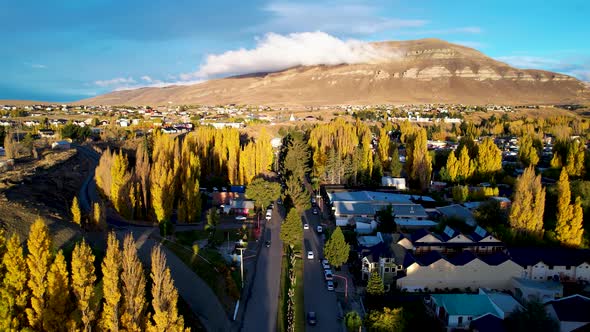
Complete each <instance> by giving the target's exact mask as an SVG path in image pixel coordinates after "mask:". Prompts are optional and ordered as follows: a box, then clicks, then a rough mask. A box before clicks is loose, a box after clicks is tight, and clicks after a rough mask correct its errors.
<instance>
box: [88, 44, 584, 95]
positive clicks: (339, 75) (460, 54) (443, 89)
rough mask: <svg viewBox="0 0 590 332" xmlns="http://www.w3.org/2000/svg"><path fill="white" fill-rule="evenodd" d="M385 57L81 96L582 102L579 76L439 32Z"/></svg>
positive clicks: (390, 48)
mask: <svg viewBox="0 0 590 332" xmlns="http://www.w3.org/2000/svg"><path fill="white" fill-rule="evenodd" d="M372 45H373V46H374V48H376V49H377V50H379V51H380V52H385V53H387V54H388V56H387V58H385V59H382V60H379V61H374V62H370V63H362V64H341V65H335V66H327V65H317V66H305V67H303V66H302V67H295V68H290V69H287V70H283V71H279V72H273V73H257V74H250V75H242V76H236V77H229V78H222V79H215V80H210V81H206V82H204V83H199V84H194V85H186V86H169V87H164V88H141V89H136V90H125V91H116V92H112V93H108V94H105V95H101V96H97V97H94V98H91V99H86V100H83V101H81V103H83V104H109V105H133V104H135V105H146V104H147V105H163V104H167V103H168V102H172V103H173V104H175V105H179V104H206V105H213V104H229V103H237V104H254V105H284V106H297V105H298V106H304V105H341V104H383V103H465V104H488V103H497V104H527V103H534V104H546V103H573V102H577V103H583V102H587V101H589V100H590V88H589V87H588V86H587V85H586V84H584V83H583V82H581V81H579V80H577V79H575V78H573V77H570V76H567V75H563V74H558V73H552V72H548V71H543V70H532V69H527V70H521V69H516V68H513V67H511V66H509V65H507V64H505V63H503V62H499V61H496V60H494V59H492V58H490V57H487V56H486V55H484V54H483V53H481V52H479V51H477V50H475V49H472V48H468V47H465V46H461V45H456V44H451V43H448V42H446V41H443V40H439V39H420V40H412V41H389V42H377V43H372Z"/></svg>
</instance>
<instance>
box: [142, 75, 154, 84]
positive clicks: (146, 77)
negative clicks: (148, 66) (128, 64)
mask: <svg viewBox="0 0 590 332" xmlns="http://www.w3.org/2000/svg"><path fill="white" fill-rule="evenodd" d="M141 79H142V80H144V81H146V82H148V83H151V82H152V81H153V80H152V78H151V77H149V76H147V75H144V76H142V77H141Z"/></svg>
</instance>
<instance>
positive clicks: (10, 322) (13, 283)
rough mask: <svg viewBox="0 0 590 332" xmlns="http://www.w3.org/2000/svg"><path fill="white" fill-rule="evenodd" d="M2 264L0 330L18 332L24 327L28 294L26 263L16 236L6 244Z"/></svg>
mask: <svg viewBox="0 0 590 332" xmlns="http://www.w3.org/2000/svg"><path fill="white" fill-rule="evenodd" d="M2 264H3V265H4V268H5V273H4V278H3V279H2V285H1V287H0V330H1V331H9V330H19V329H20V328H22V327H23V325H25V324H24V323H25V308H26V306H27V302H28V300H29V295H30V292H29V288H28V287H27V275H28V269H27V263H26V261H25V258H24V255H23V247H22V245H21V241H20V238H19V236H18V235H16V234H15V235H12V236H11V237H10V239H9V240H8V242H7V243H6V252H5V253H4V256H3V258H2Z"/></svg>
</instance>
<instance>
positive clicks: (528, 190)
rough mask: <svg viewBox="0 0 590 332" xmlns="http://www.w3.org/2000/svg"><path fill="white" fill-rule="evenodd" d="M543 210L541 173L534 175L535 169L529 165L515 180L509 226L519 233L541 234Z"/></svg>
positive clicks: (543, 199) (543, 197) (543, 191)
mask: <svg viewBox="0 0 590 332" xmlns="http://www.w3.org/2000/svg"><path fill="white" fill-rule="evenodd" d="M544 212H545V188H543V185H542V184H541V175H535V169H534V168H533V167H529V168H527V169H525V171H524V173H523V174H522V175H521V176H519V177H518V179H517V181H516V185H515V189H514V199H513V202H512V206H511V207H510V214H509V221H510V226H512V228H513V229H514V230H516V231H517V232H520V233H531V234H536V235H541V234H542V232H543V214H544Z"/></svg>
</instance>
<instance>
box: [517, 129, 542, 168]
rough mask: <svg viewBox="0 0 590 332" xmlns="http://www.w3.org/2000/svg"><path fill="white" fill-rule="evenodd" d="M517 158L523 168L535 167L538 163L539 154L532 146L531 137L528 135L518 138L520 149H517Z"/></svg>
mask: <svg viewBox="0 0 590 332" xmlns="http://www.w3.org/2000/svg"><path fill="white" fill-rule="evenodd" d="M518 158H519V159H520V162H521V163H522V164H523V165H524V166H525V167H529V166H531V165H532V166H536V165H537V164H538V163H539V154H538V152H537V149H536V148H535V147H534V144H533V137H532V136H531V135H530V134H527V135H524V136H522V137H521V138H520V147H519V149H518Z"/></svg>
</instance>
